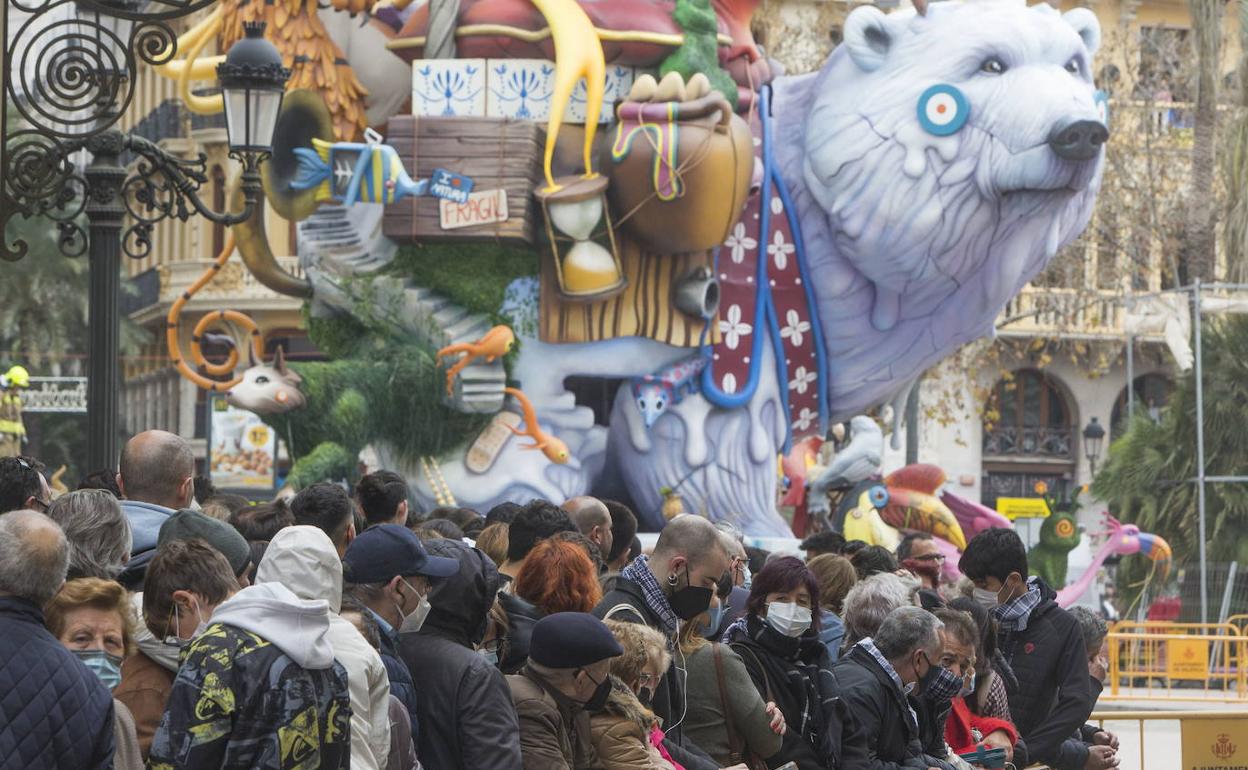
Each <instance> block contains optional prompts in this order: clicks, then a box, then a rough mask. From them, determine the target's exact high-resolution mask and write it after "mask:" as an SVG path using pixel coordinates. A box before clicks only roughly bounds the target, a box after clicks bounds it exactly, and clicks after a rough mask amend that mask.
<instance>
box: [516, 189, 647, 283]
mask: <svg viewBox="0 0 1248 770" xmlns="http://www.w3.org/2000/svg"><path fill="white" fill-rule="evenodd" d="M606 190H607V179H606V177H603V176H594V177H591V178H585V177H572V178H564V179H560V180H558V182H557V184H556V186H555V188H553V189H551V190H548V189H546V187H545V186H544V185H543V186H539V187H538V188H537V190H536V191H535V194H536V195H537V198H538V200H540V201H541V203H542V210H543V211H544V212H545V213H546V235H547V237H548V238H549V239H550V249H551V252H552V253H553V255H554V260H555V276H556V277H557V278H558V281H559V291H560V293H561V294H563V295H564V296H565V297H567V298H569V299H576V300H581V301H590V300H602V299H606V298H608V297H611V296H613V295H615V294H618V293H619V292H621V291H623V290H624V286H625V283H626V281H625V279H624V270H623V268H622V267H621V266H620V257H619V250H618V249H617V247H616V243H615V229H614V228H613V227H612V225H611V216H610V213H609V212H608V211H607V198H606ZM600 222H602V223H604V224H605V225H606V227H605V231H606V239H605V242H606V245H605V246H604V245H603V243H600V242H599V241H598V240H594V238H593V234H594V230H595V228H597V227H598V224H599V223H600ZM599 240H601V238H600V239H599ZM569 241H570V242H571V243H570V245H569ZM561 247H562V248H561ZM561 252H562V253H561Z"/></svg>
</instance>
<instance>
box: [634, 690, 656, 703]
mask: <svg viewBox="0 0 1248 770" xmlns="http://www.w3.org/2000/svg"><path fill="white" fill-rule="evenodd" d="M637 700H639V701H641V705H643V706H645V707H646V708H650V703H651V702H652V701H653V700H654V690H653V689H651V688H649V687H642V688H640V689H639V690H638V691H637Z"/></svg>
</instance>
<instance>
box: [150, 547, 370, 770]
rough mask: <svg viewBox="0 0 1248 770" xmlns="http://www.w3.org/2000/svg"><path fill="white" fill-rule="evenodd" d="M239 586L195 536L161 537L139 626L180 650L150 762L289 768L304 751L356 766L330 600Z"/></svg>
mask: <svg viewBox="0 0 1248 770" xmlns="http://www.w3.org/2000/svg"><path fill="white" fill-rule="evenodd" d="M236 588H237V584H236V583H235V582H234V575H233V573H232V570H231V568H230V565H229V562H227V561H226V560H225V557H224V556H222V555H221V554H220V553H219V552H217V551H216V550H215V549H213V548H211V547H210V546H208V545H207V544H206V543H204V542H203V541H201V540H175V541H171V542H168V543H166V544H164V545H162V546H161V547H160V548H159V549H158V550H157V552H156V556H155V557H154V558H153V559H152V561H151V565H150V567H149V569H148V573H147V590H146V591H145V592H144V620H145V622H146V623H147V625H148V626H149V627H150V628H151V630H152V633H154V634H156V636H157V637H164V636H169V635H173V636H175V637H176V638H178V639H182V640H184V641H186V642H187V644H186V648H185V649H184V651H183V653H182V666H181V668H179V669H178V675H177V677H176V678H175V679H174V683H173V689H172V691H171V692H170V693H169V702H168V704H167V706H166V708H165V714H164V717H163V719H162V720H161V722H160V727H159V728H158V729H157V730H156V735H155V737H154V738H153V740H152V747H151V753H150V755H149V757H148V767H152V768H166V767H167V768H172V767H177V768H226V767H238V768H244V767H245V768H251V770H285V769H286V768H291V767H296V766H298V765H299V764H301V763H302V762H304V761H305V760H306V759H307V757H308V756H315V757H317V758H318V759H319V760H320V762H319V767H320V768H322V770H324V769H326V768H337V769H338V770H345V768H348V767H354V764H353V763H352V759H351V750H350V746H349V744H348V742H349V740H350V723H349V721H348V715H349V714H350V711H351V702H350V696H349V694H348V689H347V672H346V669H344V668H343V666H342V664H340V663H338V662H337V661H335V660H334V650H333V648H332V647H331V646H330V643H329V639H328V637H329V633H330V610H329V604H328V603H327V602H325V601H323V600H322V601H304V600H300V599H299V598H298V597H296V596H295V595H294V594H293V593H291V592H290V591H289V590H287V589H286V588H285V587H284V586H282V585H281V584H279V583H264V584H259V585H253V586H249V587H247V588H244V589H243V590H241V591H237V592H235V590H236ZM222 594H224V595H225V596H226V597H228V598H225V599H224V600H219V599H218V598H217V597H218V596H220V595H222ZM231 594H233V595H231ZM218 602H220V603H219V604H218ZM344 622H345V621H344ZM352 630H354V629H352ZM387 748H388V747H387Z"/></svg>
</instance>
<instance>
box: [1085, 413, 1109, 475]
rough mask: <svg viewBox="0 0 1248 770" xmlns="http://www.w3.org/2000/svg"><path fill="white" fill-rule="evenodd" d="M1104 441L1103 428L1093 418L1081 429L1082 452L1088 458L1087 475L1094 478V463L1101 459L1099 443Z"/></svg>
mask: <svg viewBox="0 0 1248 770" xmlns="http://www.w3.org/2000/svg"><path fill="white" fill-rule="evenodd" d="M1104 441H1105V427H1104V426H1103V425H1101V423H1100V422H1099V421H1097V419H1096V418H1095V417H1093V418H1092V421H1091V422H1089V423H1088V424H1087V425H1085V426H1084V427H1083V452H1084V454H1085V455H1086V456H1087V458H1088V475H1089V476H1090V477H1092V478H1095V477H1096V461H1097V460H1099V459H1101V443H1102V442H1104Z"/></svg>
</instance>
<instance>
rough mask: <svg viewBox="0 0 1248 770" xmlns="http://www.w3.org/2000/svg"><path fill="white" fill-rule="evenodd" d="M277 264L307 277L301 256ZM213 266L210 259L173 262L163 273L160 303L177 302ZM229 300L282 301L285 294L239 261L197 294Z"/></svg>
mask: <svg viewBox="0 0 1248 770" xmlns="http://www.w3.org/2000/svg"><path fill="white" fill-rule="evenodd" d="M277 263H278V264H279V265H281V266H282V268H283V269H284V270H285V271H286V272H288V273H291V274H292V275H295V276H298V277H303V268H302V267H300V265H299V257H294V256H291V257H278V258H277ZM211 264H212V262H211V261H210V260H206V259H205V260H189V261H182V262H171V263H169V264H167V265H162V266H160V267H159V268H157V269H158V270H159V271H160V301H161V302H173V301H174V300H175V299H177V298H178V297H179V296H181V294H182V292H183V291H185V290H186V288H187V287H188V286H190V285H191V284H192V283H194V282H195V280H196V279H197V278H199V276H200V275H202V274H203V272H204V271H205V270H207V269H208V267H209V266H210V265H211ZM206 297H210V298H214V299H217V298H222V297H224V298H226V299H228V300H231V301H232V300H253V299H280V298H281V297H282V295H280V294H278V293H277V292H274V291H273V290H271V289H269V288H268V287H266V286H265V285H264V284H262V283H260V281H259V280H257V279H256V277H255V276H254V275H252V273H251V271H250V270H248V269H247V268H246V267H244V266H243V265H242V264H240V263H238V262H233V263H229V264H227V265H226V266H225V267H224V268H223V269H222V270H221V271H220V272H218V273H217V276H216V278H215V279H214V280H213V281H212V283H209V284H208V285H207V286H205V287H204V288H203V289H202V290H201V291H199V292H198V293H197V294H196V295H195V299H196V300H198V299H202V298H206Z"/></svg>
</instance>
